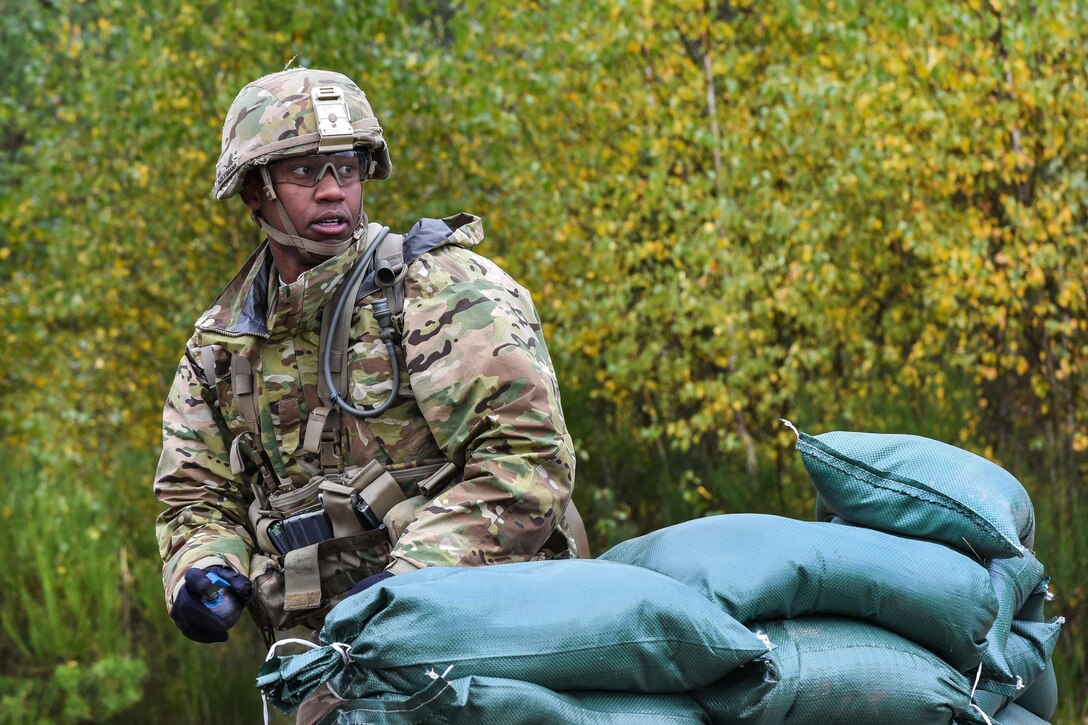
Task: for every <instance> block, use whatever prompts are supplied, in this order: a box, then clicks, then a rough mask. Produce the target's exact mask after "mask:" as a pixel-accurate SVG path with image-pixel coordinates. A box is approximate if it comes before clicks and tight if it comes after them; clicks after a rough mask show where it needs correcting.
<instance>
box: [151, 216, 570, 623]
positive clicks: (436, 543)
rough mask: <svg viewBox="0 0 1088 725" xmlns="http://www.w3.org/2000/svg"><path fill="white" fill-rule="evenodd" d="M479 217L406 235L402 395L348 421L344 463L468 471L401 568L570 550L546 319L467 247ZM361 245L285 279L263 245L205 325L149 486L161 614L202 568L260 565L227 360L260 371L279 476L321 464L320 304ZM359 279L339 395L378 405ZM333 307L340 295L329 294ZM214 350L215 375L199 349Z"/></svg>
mask: <svg viewBox="0 0 1088 725" xmlns="http://www.w3.org/2000/svg"><path fill="white" fill-rule="evenodd" d="M482 238H483V226H482V222H481V221H480V220H479V219H478V218H476V217H472V216H469V215H467V214H461V215H458V216H456V217H450V218H448V219H445V220H433V219H431V220H423V221H421V222H420V223H419V224H417V225H416V226H415V227H413V229H412V231H411V232H409V233H408V234H407V235H406V236H405V239H404V249H405V260H404V261H405V264H406V265H407V273H406V276H405V286H404V290H405V299H406V302H405V306H404V323H403V338H402V346H401V349H400V351H401V352H402V353H403V354H402V355H398V358H397V360H396V364H397V365H398V366H399V367H400V371H401V373H400V390H399V397H398V398H397V402H396V403H395V404H394V405H393V406H392V407H391V408H390V409H389V410H387V411H386V412H385V413H383V414H382V415H380V416H379V417H376V418H370V419H366V420H364V419H361V418H357V417H354V416H350V415H345V416H344V427H345V429H346V430H345V432H346V435H347V445H346V450H345V451H344V456H345V458H346V463H347V465H365V464H366V463H368V462H370V461H372V460H378V461H380V462H381V463H382V464H384V465H386V466H387V467H390V468H396V467H397V466H398V465H402V466H406V465H411V464H412V463H413V462H417V461H421V460H425V459H431V460H433V459H436V458H438V459H441V458H443V457H444V458H446V459H448V460H450V461H453V462H454V463H455V464H456V465H457V467H458V469H459V470H460V471H461V475H460V476H459V477H458V478H457V479H455V482H454V483H453V484H452V485H450V486H449V487H448V488H446V489H444V490H443V491H441V493H439V494H438V495H437V496H436V497H435V498H434V499H433V500H432V501H430V502H429V503H428V504H427V505H426V506H424V507H423V508H422V510H421V511H420V512H419V513H418V515H417V518H416V519H415V520H414V521H412V522H411V523H410V524H409V525H408V526H407V527H406V529H405V530H404V532H403V535H402V536H401V537H400V538H399V540H397V541H396V542H394V545H393V548H392V550H391V553H390V556H389V565H388V568H389V570H390V571H392V572H393V573H394V574H397V573H403V572H405V571H409V570H412V569H415V568H421V567H425V566H431V565H480V564H495V563H503V562H514V561H524V560H527V559H530V558H532V557H534V555H537V554H538V552H539V551H540V550H541V549H542V548H544V547H545V544H546V542H548V540H549V538H551V540H552V542H553V543H550V544H549V546H554V542H555V541H557V540H558V541H560V542H562V543H563V545H564V548H567V547H569V548H570V549H571V550H572V553H574V552H573V549H574V546H575V545H574V542H573V539H572V538H571V537H570V536H569V535H566V536H565V534H566V533H567V532H566V526H565V524H564V523H563V521H562V518H561V517H562V511H563V510H564V507H565V506H566V504H567V502H568V501H569V499H570V495H571V489H572V487H573V484H574V455H573V448H572V444H571V439H570V436H569V434H568V432H567V428H566V424H565V422H564V420H563V413H562V409H561V407H560V400H559V386H558V383H557V380H556V377H555V373H554V370H553V368H552V364H551V360H550V358H549V356H548V351H547V348H546V347H545V343H544V338H543V335H542V332H541V324H540V319H539V317H538V315H537V312H536V310H535V308H534V307H533V304H532V301H531V300H530V298H529V294H528V293H527V291H526V290H525V289H524V288H522V287H521V286H520V285H518V284H517V283H516V282H515V281H514V280H513V279H511V278H510V277H509V276H508V275H507V274H506V273H505V272H503V271H502V270H501V269H500V268H499V267H497V266H496V265H495V264H494V263H493V262H491V261H489V260H487V259H485V258H484V257H481V256H479V255H477V254H475V253H474V252H472V251H471V249H472V248H473V247H474V246H475V245H476V244H478V243H479V242H480V241H481V239H482ZM360 254H361V253H360V252H359V251H357V250H354V249H353V250H349V251H348V252H345V253H344V254H341V255H339V256H337V257H333V258H332V259H329V260H327V261H325V262H324V263H322V264H320V265H318V266H317V267H315V268H314V269H312V270H310V271H309V272H307V273H305V274H303V275H302V276H300V277H299V278H298V280H297V281H296V282H294V283H292V284H289V285H284V284H279V283H277V279H278V278H277V276H276V273H275V269H274V265H273V262H272V258H271V254H270V253H269V252H268V251H267V247H265V246H262V247H261V248H260V249H258V250H257V251H256V252H255V253H254V254H253V256H252V257H251V258H250V259H249V260H248V261H247V262H246V264H245V265H244V266H243V268H242V269H241V270H240V271H239V273H238V274H237V275H236V276H235V278H234V279H233V280H232V281H231V282H230V284H229V285H228V286H227V288H226V289H225V290H224V291H223V292H222V293H221V295H220V296H219V298H218V300H217V301H216V302H215V304H213V305H212V306H211V307H210V308H209V309H208V310H207V312H205V313H204V314H203V315H202V316H201V317H200V318H199V319H198V320H197V323H196V332H195V334H194V335H193V336H192V337H191V338H190V340H189V342H188V344H187V346H186V351H185V355H184V357H183V358H182V360H181V363H180V365H179V366H178V371H177V375H176V377H175V379H174V383H173V386H172V388H171V390H170V393H169V397H168V399H167V402H166V406H165V409H164V413H163V450H162V457H161V459H160V461H159V466H158V470H157V472H156V476H155V495H156V496H157V497H158V499H159V500H160V501H161V502H162V503H163V504H165V505H166V506H167V508H166V510H165V511H164V512H163V513H162V514H161V515H160V516H159V518H158V521H157V522H156V533H157V536H158V541H159V550H160V554H161V556H162V559H163V562H164V566H163V584H164V586H165V590H166V599H167V606H168V608H169V607H170V606H172V604H173V600H174V596H175V595H176V593H177V591H178V589H179V588H180V586H181V585H182V583H183V577H184V573H185V570H186V569H188V568H189V567H192V566H211V565H213V564H221V565H227V566H230V567H231V568H233V569H235V570H236V571H238V572H240V573H242V574H245V575H247V576H249V575H250V565H251V557H252V556H253V555H254V554H255V553H257V552H255V551H254V547H255V545H254V535H253V532H252V530H251V528H250V526H249V522H248V518H247V508H248V507H249V504H250V503H251V501H252V500H253V495H254V494H253V492H252V486H253V484H254V483H255V482H256V474H255V473H250V472H249V471H248V470H247V472H246V473H245V474H243V475H236V474H233V473H232V470H231V464H230V451H231V445H232V443H233V442H234V441H235V439H236V438H238V437H239V436H244V435H245V434H246V432H247V430H248V427H247V423H246V421H245V419H244V417H243V415H242V414H241V413H240V412H239V410H238V409H237V406H236V405H235V401H234V399H233V392H232V391H231V390H230V382H231V378H230V357H231V355H232V354H236V355H237V354H240V355H244V356H245V357H246V358H247V359H248V360H249V362H250V363H251V364H252V367H253V370H254V374H255V375H254V381H255V382H254V387H255V390H254V395H255V397H256V400H257V406H258V412H259V419H260V426H259V429H260V441H259V447H260V449H262V450H263V454H264V456H265V459H266V461H267V464H268V465H269V466H270V467H271V468H272V469H273V473H274V475H275V476H276V477H277V478H278V479H279V480H280V481H281V482H289V484H291V485H294V486H301V485H303V484H305V483H306V482H307V481H308V480H309V479H310V478H311V477H312V476H314V475H315V474H317V473H319V472H320V467H319V466H318V456H316V455H314V454H311V453H308V452H306V451H305V450H304V449H303V441H304V439H305V428H306V422H307V416H308V414H309V412H310V410H312V409H313V408H314V407H316V406H317V405H319V404H320V403H319V399H318V393H317V376H318V354H317V349H318V338H319V334H320V317H321V314H320V313H321V311H322V310H323V309H324V308H325V307H326V304H327V303H329V302H330V300H332V299H334V298H335V296H336V292H337V290H338V289H339V286H340V284H341V283H342V282H343V281H344V279H345V277H346V275H347V273H348V272H349V271H350V269H351V267H352V265H353V264H354V262H355V261H356V260H357V259H358V258H359V256H360ZM380 295H381V293H380V292H378V291H376V290H375V289H374V286H373V285H370V286H369V287H368V283H367V282H366V281H365V280H364V283H363V288H362V289H360V291H359V296H358V298H357V300H356V305H355V309H354V314H353V316H352V323H351V336H350V350H349V353H348V372H349V378H348V380H349V385H348V392H347V393H346V394H345V398H346V399H348V402H351V403H352V404H353V405H355V406H373V405H376V404H378V403H380V402H382V401H384V400H385V399H386V397H387V395H388V393H389V391H390V386H391V379H392V374H391V367H390V361H389V356H388V353H387V352H386V348H385V346H384V345H383V343H382V341H381V340H380V339H379V332H378V325H377V323H376V322H375V320H374V316H373V315H372V314H371V312H370V308H369V305H370V303H371V302H372V301H373V300H374V299H377V298H378V297H379V296H380ZM330 307H331V306H330ZM208 346H213V347H211V349H212V350H213V351H214V368H215V369H214V370H209V369H206V368H205V366H204V365H203V361H202V358H203V359H204V360H206V359H207V358H206V357H204V356H203V355H202V354H201V352H200V351H201V350H202V349H204V348H206V347H208Z"/></svg>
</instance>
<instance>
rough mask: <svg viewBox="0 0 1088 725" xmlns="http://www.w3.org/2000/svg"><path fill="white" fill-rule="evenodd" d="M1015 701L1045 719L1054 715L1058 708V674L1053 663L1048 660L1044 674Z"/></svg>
mask: <svg viewBox="0 0 1088 725" xmlns="http://www.w3.org/2000/svg"><path fill="white" fill-rule="evenodd" d="M1013 702H1015V703H1016V704H1017V705H1018V706H1019V707H1022V708H1024V709H1025V710H1027V711H1029V712H1031V713H1032V714H1034V715H1037V716H1038V717H1041V718H1042V719H1043V720H1050V719H1051V718H1052V717H1054V713H1055V712H1057V710H1058V676H1057V675H1056V674H1055V672H1054V666H1053V664H1051V663H1049V662H1048V663H1047V668H1046V669H1045V670H1043V672H1042V674H1040V675H1039V676H1038V677H1036V678H1035V682H1033V683H1031V685H1030V686H1028V687H1027V688H1026V689H1025V690H1024V691H1023V692H1021V693H1020V694H1019V695H1017V697H1016V699H1015V700H1013Z"/></svg>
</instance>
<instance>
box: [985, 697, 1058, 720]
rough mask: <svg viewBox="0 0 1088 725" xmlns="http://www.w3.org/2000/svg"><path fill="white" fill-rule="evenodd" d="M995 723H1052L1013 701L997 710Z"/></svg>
mask: <svg viewBox="0 0 1088 725" xmlns="http://www.w3.org/2000/svg"><path fill="white" fill-rule="evenodd" d="M994 725H1050V723H1049V722H1048V721H1046V720H1044V719H1042V718H1041V717H1039V716H1038V715H1036V714H1035V713H1033V712H1031V711H1029V710H1025V709H1024V708H1022V707H1020V706H1019V705H1017V704H1016V703H1015V702H1012V703H1009V704H1008V705H1006V706H1005V707H1003V708H1002V709H1001V710H999V711H998V712H997V714H996V715H995V716H994Z"/></svg>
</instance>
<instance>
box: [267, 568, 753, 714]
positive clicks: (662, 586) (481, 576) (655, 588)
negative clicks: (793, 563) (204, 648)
mask: <svg viewBox="0 0 1088 725" xmlns="http://www.w3.org/2000/svg"><path fill="white" fill-rule="evenodd" d="M320 640H321V642H322V644H324V645H325V646H324V647H321V648H320V649H318V650H314V651H313V652H310V653H307V654H306V655H296V656H295V657H307V658H309V659H307V664H306V667H305V668H299V667H296V666H294V665H293V661H294V658H293V657H292V656H287V657H273V658H270V659H269V661H267V662H265V664H264V665H263V666H262V667H261V670H260V676H259V678H258V685H259V687H260V688H261V689H262V691H263V692H265V694H266V695H267V696H268V697H269V699H270V701H271V702H272V703H273V704H274V705H275V706H276V707H277V708H280V709H281V710H285V711H289V710H290V709H293V708H294V707H295V706H296V705H297V704H298V703H299V702H301V700H302V699H303V698H304V697H305V696H306V695H308V694H309V692H310V691H312V690H313V687H314V686H316V684H319V683H320V682H321V681H330V683H331V684H332V685H333V686H334V688H335V689H336V690H337V692H339V693H340V694H341V695H342V696H344V697H349V698H358V697H373V696H375V695H379V694H382V693H401V694H412V693H415V692H418V691H419V690H422V689H424V688H425V687H426V686H427V685H429V684H431V682H432V680H433V675H434V673H435V672H439V673H443V672H445V671H446V670H447V669H449V670H450V676H451V677H454V678H460V677H467V676H470V675H476V676H480V677H501V678H506V679H514V680H522V681H525V682H532V683H535V684H539V685H541V686H544V687H547V688H549V689H552V690H610V691H618V692H652V693H660V692H682V691H684V690H687V689H690V688H692V687H698V686H700V685H703V684H706V683H708V682H712V681H714V680H716V679H718V678H720V677H721V676H722V675H724V674H725V673H727V672H729V671H730V670H732V669H734V668H736V667H738V666H740V665H741V664H744V663H745V662H748V661H750V660H752V659H754V658H755V657H757V656H759V655H761V654H763V653H764V652H766V646H765V645H764V643H763V642H761V641H760V640H759V639H758V638H757V637H756V636H755V635H754V634H752V633H751V632H750V631H748V630H747V629H746V628H745V627H744V626H743V625H741V624H740V623H739V622H737V621H736V620H735V619H733V618H732V617H730V616H729V615H728V614H727V613H726V612H724V611H723V610H722V609H721V608H720V607H718V606H716V605H715V604H713V603H712V602H710V601H709V600H708V599H706V598H705V597H703V596H702V595H700V594H699V593H698V592H695V591H694V590H692V589H690V588H688V587H687V586H685V585H683V584H681V583H679V582H677V581H675V580H674V579H670V578H668V577H666V576H664V575H662V574H658V573H657V572H653V571H649V570H647V569H641V568H638V567H634V566H627V565H625V564H618V563H614V562H607V561H596V560H566V561H546V562H528V563H520V564H502V565H497V566H488V567H431V568H427V569H421V570H418V571H414V572H410V573H407V574H402V575H399V576H396V577H393V578H391V579H387V580H386V581H384V582H382V583H381V584H378V585H376V586H374V587H371V588H370V589H368V590H366V591H364V592H361V593H360V594H357V595H355V596H353V597H349V598H348V599H346V600H344V601H343V602H341V603H340V604H339V605H338V606H337V607H335V608H334V609H333V610H332V611H331V612H330V613H329V615H328V617H326V620H325V626H324V628H323V629H322V630H321V634H320ZM333 643H339V644H340V645H347V646H348V647H350V650H349V651H347V652H346V653H345V654H344V656H343V657H342V656H341V651H340V650H339V649H338V648H337V647H334V646H333ZM341 649H342V647H341ZM341 663H342V664H341ZM312 670H320V675H319V676H317V677H315V676H313V675H312V673H311V671H312ZM299 683H305V684H304V686H300V685H299Z"/></svg>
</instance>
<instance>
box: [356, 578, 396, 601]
mask: <svg viewBox="0 0 1088 725" xmlns="http://www.w3.org/2000/svg"><path fill="white" fill-rule="evenodd" d="M391 576H393V575H392V574H390V573H389V572H387V571H380V572H378V573H377V574H371V575H370V576H368V577H367V578H366V579H362V580H360V581H358V582H356V583H355V586H353V587H352V588H351V589H349V590H348V593H347V594H345V595H344V599H347V598H348V597H350V596H352V595H354V594H358V593H359V592H363V591H366V590H367V589H369V588H370V587H372V586H374V585H375V584H377V583H378V582H380V581H385V580H386V579H388V578H389V577H391Z"/></svg>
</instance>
